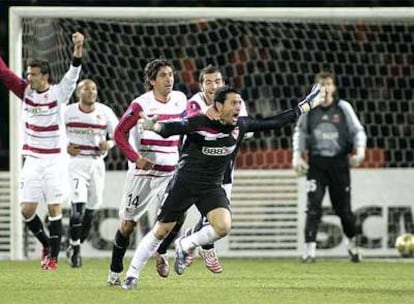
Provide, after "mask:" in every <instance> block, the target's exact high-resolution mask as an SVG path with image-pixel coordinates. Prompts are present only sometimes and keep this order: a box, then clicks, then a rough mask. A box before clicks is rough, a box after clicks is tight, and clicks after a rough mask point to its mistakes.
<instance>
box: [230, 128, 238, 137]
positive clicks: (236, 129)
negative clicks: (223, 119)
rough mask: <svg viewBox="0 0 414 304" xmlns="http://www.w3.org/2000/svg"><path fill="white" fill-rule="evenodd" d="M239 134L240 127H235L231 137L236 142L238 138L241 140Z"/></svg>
mask: <svg viewBox="0 0 414 304" xmlns="http://www.w3.org/2000/svg"><path fill="white" fill-rule="evenodd" d="M239 133H240V130H239V127H235V128H234V130H233V131H231V135H232V136H233V138H234V139H236V140H237V138H239Z"/></svg>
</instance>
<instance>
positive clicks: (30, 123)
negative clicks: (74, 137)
mask: <svg viewBox="0 0 414 304" xmlns="http://www.w3.org/2000/svg"><path fill="white" fill-rule="evenodd" d="M0 59H1V58H0ZM80 70H81V67H80V66H77V67H74V66H73V65H71V66H70V68H69V70H68V71H67V72H66V74H65V75H64V77H63V78H62V80H61V81H60V82H59V83H58V84H55V85H50V87H49V89H48V90H46V91H44V92H37V91H35V90H33V89H32V88H31V87H30V86H29V85H28V83H27V82H26V81H25V80H22V79H20V78H19V77H17V76H16V75H15V74H14V73H13V72H12V71H10V70H9V69H8V68H7V66H6V65H5V63H4V61H3V60H0V80H1V81H2V82H3V84H4V85H5V86H6V87H7V88H8V89H9V90H11V91H13V92H14V93H15V94H16V95H17V96H18V97H19V98H20V99H22V102H23V105H22V116H21V123H22V143H23V155H26V156H34V157H37V158H52V157H55V156H59V155H61V154H62V153H65V152H66V130H65V124H64V119H63V115H64V110H65V106H66V104H67V103H68V102H69V99H70V97H71V95H72V93H73V91H74V90H75V88H76V82H77V80H78V78H79V73H80Z"/></svg>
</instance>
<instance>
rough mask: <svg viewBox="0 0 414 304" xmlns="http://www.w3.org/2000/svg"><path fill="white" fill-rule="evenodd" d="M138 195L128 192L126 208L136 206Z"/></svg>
mask: <svg viewBox="0 0 414 304" xmlns="http://www.w3.org/2000/svg"><path fill="white" fill-rule="evenodd" d="M138 205H139V195H136V196H134V195H133V194H132V193H130V194H128V201H127V208H138Z"/></svg>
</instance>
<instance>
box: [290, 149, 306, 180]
mask: <svg viewBox="0 0 414 304" xmlns="http://www.w3.org/2000/svg"><path fill="white" fill-rule="evenodd" d="M292 167H293V170H295V172H296V175H297V176H303V175H306V174H307V173H308V170H309V165H308V163H307V162H306V161H305V160H304V159H303V158H302V156H301V153H300V152H299V151H295V152H293V159H292Z"/></svg>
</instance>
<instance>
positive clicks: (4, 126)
mask: <svg viewBox="0 0 414 304" xmlns="http://www.w3.org/2000/svg"><path fill="white" fill-rule="evenodd" d="M114 3H116V6H191V7H194V6H199V7H203V6H208V7H212V6H216V7H220V6H227V7H232V6H238V7H241V6H245V7H249V6H254V7H259V6H262V7H330V6H332V7H341V6H343V7H353V6H357V7H362V6H388V7H389V6H413V5H414V1H413V0H406V1H391V0H390V1H364V0H360V1H346V0H341V1H338V0H331V1H319V0H316V1H311V0H309V1H304V0H302V1H298V0H284V1H271V0H268V1H266V0H257V1H253V0H251V1H247V0H238V1H235V0H224V1H189V0H180V1H178V0H153V1H141V0H139V1H138V0H137V1H125V0H118V1H93V0H82V1H41V0H38V1H36V0H32V1H25V0H22V1H20V0H14V1H1V2H0V55H1V56H2V57H3V58H4V59H5V61H6V63H8V55H9V54H8V51H9V50H8V39H9V37H8V8H9V7H10V6H25V5H33V6H47V5H53V6H81V5H87V6H112V5H114ZM8 103H9V100H8V92H7V90H5V89H4V87H3V86H2V85H0V170H8V169H9V140H10V138H9V117H8V116H9V115H8V114H9V106H8Z"/></svg>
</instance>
